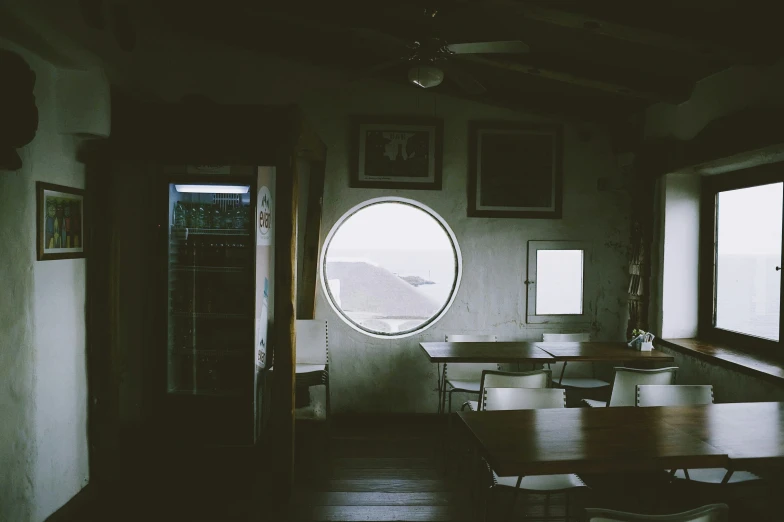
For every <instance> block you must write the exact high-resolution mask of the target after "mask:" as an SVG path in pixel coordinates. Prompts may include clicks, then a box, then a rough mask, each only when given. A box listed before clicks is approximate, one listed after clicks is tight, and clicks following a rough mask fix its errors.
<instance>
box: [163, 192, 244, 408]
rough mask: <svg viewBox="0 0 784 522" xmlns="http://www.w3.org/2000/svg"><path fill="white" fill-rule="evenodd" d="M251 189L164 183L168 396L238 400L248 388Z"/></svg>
mask: <svg viewBox="0 0 784 522" xmlns="http://www.w3.org/2000/svg"><path fill="white" fill-rule="evenodd" d="M250 189H251V186H250V184H241V183H237V184H196V183H170V184H169V252H168V254H169V255H168V257H169V260H168V296H169V307H168V349H167V376H166V381H167V382H166V384H167V385H166V391H167V394H168V395H170V396H200V397H227V398H230V397H238V398H239V397H243V396H245V395H248V391H249V390H251V389H252V387H253V369H254V365H253V362H252V360H253V357H254V349H253V343H254V323H255V321H254V304H255V302H254V300H255V287H254V282H255V279H254V263H253V260H254V251H255V247H256V245H255V234H254V228H253V226H252V219H251V212H252V210H251V209H252V206H251V190H250Z"/></svg>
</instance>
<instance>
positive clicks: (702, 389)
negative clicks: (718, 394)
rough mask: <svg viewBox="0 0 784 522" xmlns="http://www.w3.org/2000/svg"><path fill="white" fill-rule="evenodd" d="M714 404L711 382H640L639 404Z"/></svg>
mask: <svg viewBox="0 0 784 522" xmlns="http://www.w3.org/2000/svg"><path fill="white" fill-rule="evenodd" d="M694 404H713V386H711V385H709V384H670V385H661V384H638V385H637V406H691V405H694Z"/></svg>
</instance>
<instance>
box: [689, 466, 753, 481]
mask: <svg viewBox="0 0 784 522" xmlns="http://www.w3.org/2000/svg"><path fill="white" fill-rule="evenodd" d="M726 474H727V470H726V469H723V468H705V469H689V478H688V479H687V478H686V474H685V473H684V472H683V470H682V469H679V470H678V471H676V472H675V478H676V479H681V480H691V481H692V482H702V483H705V484H721V481H722V480H723V479H724V476H725V475H726ZM752 480H761V478H760V477H759V475H755V474H754V473H751V472H749V471H735V472H734V473H733V474H732V476H730V480H729V481H728V482H727V483H728V484H737V483H739V482H751V481H752Z"/></svg>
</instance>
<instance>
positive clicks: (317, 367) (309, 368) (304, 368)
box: [296, 363, 327, 375]
mask: <svg viewBox="0 0 784 522" xmlns="http://www.w3.org/2000/svg"><path fill="white" fill-rule="evenodd" d="M326 369H327V365H326V364H300V363H297V368H296V373H297V374H298V375H299V374H301V373H315V372H323V371H324V370H326Z"/></svg>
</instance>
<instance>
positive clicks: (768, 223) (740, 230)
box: [716, 183, 782, 341]
mask: <svg viewBox="0 0 784 522" xmlns="http://www.w3.org/2000/svg"><path fill="white" fill-rule="evenodd" d="M781 194H782V184H781V183H773V184H770V185H762V186H759V187H751V188H745V189H738V190H728V191H725V192H720V193H719V195H718V201H717V205H718V245H717V259H716V327H717V328H722V329H724V330H731V331H733V332H739V333H743V334H748V335H753V336H756V337H764V338H765V339H772V340H775V341H778V339H779V293H780V291H781V279H780V277H781V272H780V271H777V270H776V267H777V266H781V206H782V205H781V203H782V197H781Z"/></svg>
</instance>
